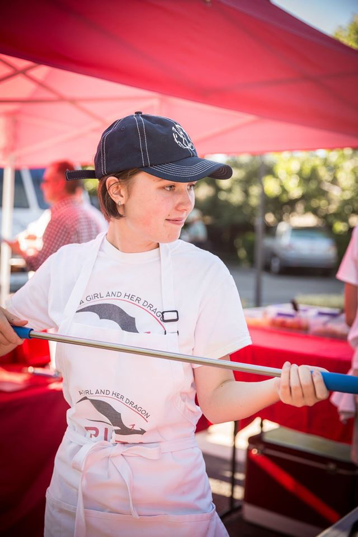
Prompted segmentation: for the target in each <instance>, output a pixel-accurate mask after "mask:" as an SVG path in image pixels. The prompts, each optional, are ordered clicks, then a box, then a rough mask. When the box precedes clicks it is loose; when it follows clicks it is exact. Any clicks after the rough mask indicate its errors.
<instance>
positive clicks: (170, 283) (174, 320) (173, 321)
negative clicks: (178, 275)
mask: <svg viewBox="0 0 358 537" xmlns="http://www.w3.org/2000/svg"><path fill="white" fill-rule="evenodd" d="M159 246H160V270H161V282H162V321H163V322H164V323H165V328H166V334H173V335H175V334H176V336H177V338H178V336H179V327H178V320H179V312H178V310H176V308H175V302H174V275H173V264H172V256H171V251H170V246H169V244H160V245H159Z"/></svg>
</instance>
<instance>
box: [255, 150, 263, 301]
mask: <svg viewBox="0 0 358 537" xmlns="http://www.w3.org/2000/svg"><path fill="white" fill-rule="evenodd" d="M259 158H260V171H259V177H258V183H259V186H260V201H259V206H258V212H257V216H256V221H255V235H256V237H255V238H256V240H255V269H256V280H255V306H256V307H259V306H261V305H262V269H263V260H264V259H263V242H264V241H263V238H264V227H265V191H264V183H263V178H264V173H265V163H264V156H263V155H261V157H259Z"/></svg>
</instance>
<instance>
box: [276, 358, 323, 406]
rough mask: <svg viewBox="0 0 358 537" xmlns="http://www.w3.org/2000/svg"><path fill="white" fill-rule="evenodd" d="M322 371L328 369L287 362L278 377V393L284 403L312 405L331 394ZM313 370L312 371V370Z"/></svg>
mask: <svg viewBox="0 0 358 537" xmlns="http://www.w3.org/2000/svg"><path fill="white" fill-rule="evenodd" d="M320 370H321V371H326V369H323V368H318V367H311V366H307V365H300V366H297V365H296V364H292V365H291V364H290V362H286V363H285V364H284V366H283V368H282V373H281V377H280V378H279V379H278V381H279V382H278V394H279V397H280V399H281V401H282V402H283V403H286V404H287V405H293V406H296V407H302V406H306V405H307V406H312V405H314V404H316V403H318V401H323V400H324V399H327V397H328V396H329V391H328V390H327V388H326V386H325V383H324V381H323V378H322V375H321V373H320ZM311 371H312V372H311Z"/></svg>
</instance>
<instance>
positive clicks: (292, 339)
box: [231, 327, 353, 443]
mask: <svg viewBox="0 0 358 537" xmlns="http://www.w3.org/2000/svg"><path fill="white" fill-rule="evenodd" d="M250 334H251V338H252V342H253V344H252V345H250V346H249V347H245V348H244V349H242V350H241V351H238V352H236V353H234V354H233V355H232V356H231V359H232V360H234V361H236V362H245V363H249V364H256V365H263V366H269V367H279V368H281V367H282V366H283V364H284V362H285V361H286V360H288V361H290V362H291V363H296V364H298V365H302V364H307V365H315V366H319V367H325V368H326V369H328V371H332V372H335V373H347V371H348V370H349V368H350V364H351V359H352V355H353V349H352V348H351V347H350V346H349V344H348V343H347V342H346V341H343V340H338V339H329V338H321V337H316V336H307V335H305V334H299V333H293V332H284V331H279V330H271V329H268V328H257V327H251V328H250ZM235 377H236V378H237V379H238V380H245V381H258V380H263V379H264V378H265V377H263V376H259V375H253V374H246V373H245V374H244V373H235ZM256 416H260V417H261V418H264V419H268V420H271V421H274V422H277V423H279V424H280V425H283V426H285V427H289V428H291V429H295V430H297V431H303V432H306V433H311V434H316V435H319V436H323V437H325V438H329V439H331V440H336V441H338V442H347V443H350V442H351V439H352V425H353V423H352V422H353V420H349V422H348V423H347V424H346V425H343V424H342V423H341V422H340V420H339V417H338V413H337V409H336V407H335V406H334V405H332V403H330V401H329V400H326V401H322V402H321V403H317V404H316V405H314V406H313V407H303V408H294V407H292V406H288V405H284V404H283V403H276V404H275V405H272V406H270V407H268V408H266V409H264V410H262V411H261V412H259V413H258V414H256V415H255V416H253V417H251V418H249V419H247V420H242V421H241V422H240V427H245V426H246V425H248V424H249V423H250V422H251V421H252V419H253V418H255V417H256Z"/></svg>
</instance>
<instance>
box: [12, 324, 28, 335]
mask: <svg viewBox="0 0 358 537" xmlns="http://www.w3.org/2000/svg"><path fill="white" fill-rule="evenodd" d="M11 328H13V330H15V332H16V333H17V335H18V336H19V337H21V339H30V338H31V336H30V332H32V330H33V328H26V326H14V325H13V324H12V325H11Z"/></svg>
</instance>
